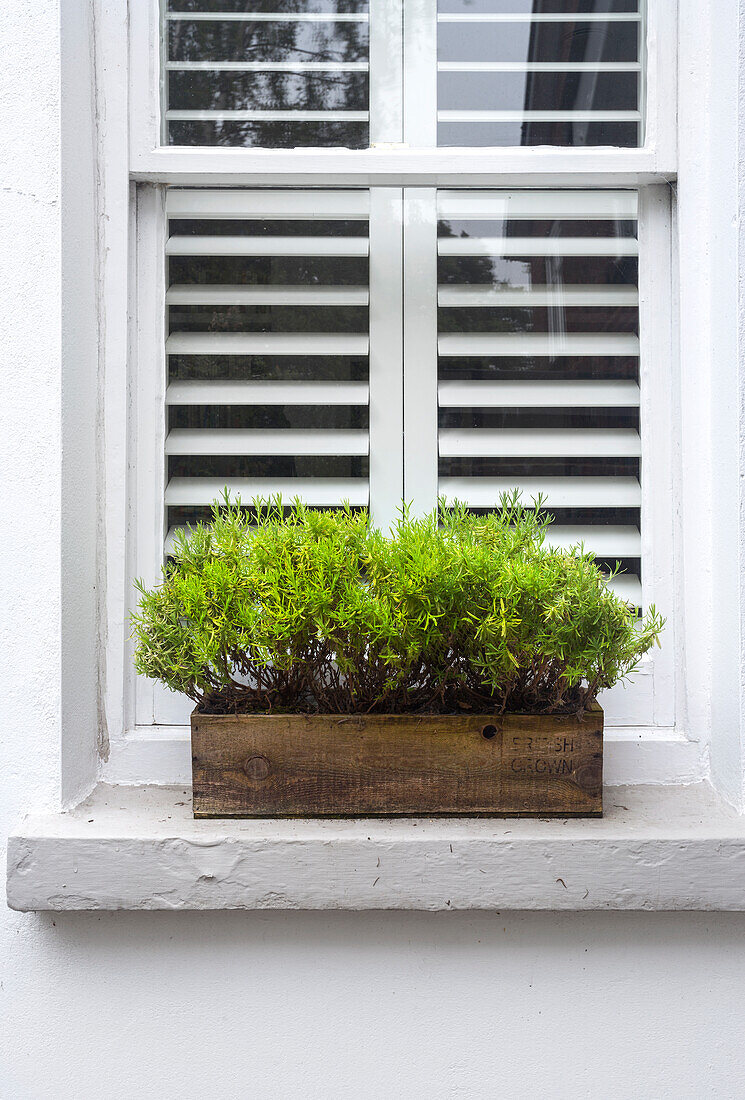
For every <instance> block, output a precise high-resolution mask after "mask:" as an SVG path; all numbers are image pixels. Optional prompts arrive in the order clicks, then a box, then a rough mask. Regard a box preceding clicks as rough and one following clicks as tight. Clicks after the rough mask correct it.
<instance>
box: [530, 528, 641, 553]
mask: <svg viewBox="0 0 745 1100" xmlns="http://www.w3.org/2000/svg"><path fill="white" fill-rule="evenodd" d="M580 543H584V546H585V549H586V550H591V551H592V552H593V553H594V554H597V555H598V557H604V558H611V559H613V558H638V557H639V556H640V555H641V550H642V536H641V532H640V531H639V528H638V527H623V526H613V525H611V524H609V525H607V526H603V525H601V524H596V525H595V526H592V527H579V526H578V527H571V526H563V525H561V524H551V526H550V527H549V528H548V531H547V534H546V545H547V546H555V547H557V548H559V549H561V550H566V549H567V548H568V547H570V546H577V545H578V544H580Z"/></svg>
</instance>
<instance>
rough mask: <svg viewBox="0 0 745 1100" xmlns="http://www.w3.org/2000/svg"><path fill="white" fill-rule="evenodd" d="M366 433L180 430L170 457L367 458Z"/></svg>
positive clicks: (170, 441)
mask: <svg viewBox="0 0 745 1100" xmlns="http://www.w3.org/2000/svg"><path fill="white" fill-rule="evenodd" d="M368 450H369V446H368V435H367V432H366V431H355V430H345V429H334V430H328V431H320V430H313V431H303V430H301V429H299V428H283V429H277V430H273V431H271V430H268V429H265V428H259V429H255V428H216V429H212V430H210V429H207V428H193V429H192V428H176V429H174V430H172V431H170V432H169V433H168V435H167V437H166V454H168V455H366V454H367V453H368Z"/></svg>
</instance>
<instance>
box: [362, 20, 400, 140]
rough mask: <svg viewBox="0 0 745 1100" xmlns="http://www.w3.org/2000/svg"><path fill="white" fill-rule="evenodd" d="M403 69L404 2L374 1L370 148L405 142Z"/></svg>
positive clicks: (371, 37) (370, 72)
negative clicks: (371, 146)
mask: <svg viewBox="0 0 745 1100" xmlns="http://www.w3.org/2000/svg"><path fill="white" fill-rule="evenodd" d="M403 66H404V59H403V0H371V3H370V69H369V80H370V86H369V89H370V90H369V96H370V144H371V145H384V144H388V143H395V144H398V143H400V142H401V141H403Z"/></svg>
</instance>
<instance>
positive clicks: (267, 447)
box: [166, 190, 369, 528]
mask: <svg viewBox="0 0 745 1100" xmlns="http://www.w3.org/2000/svg"><path fill="white" fill-rule="evenodd" d="M185 195H186V196H188V198H187V200H186V201H184V196H185ZM223 195H224V196H225V198H223ZM335 195H336V193H333V194H331V197H329V194H326V195H324V196H323V198H322V199H321V198H319V196H318V194H317V193H316V192H313V191H293V192H292V193H288V192H276V191H275V192H271V193H270V196H269V197H270V198H271V202H270V203H267V201H266V200H267V193H266V192H248V193H241V192H235V191H225V192H224V193H223V192H219V191H216V192H210V193H209V194H208V195H207V196H204V194H203V193H202V192H199V191H194V192H184V191H179V190H176V191H169V192H168V195H167V199H166V207H167V211H168V212H169V215H170V216H169V218H168V242H167V253H168V269H167V270H168V285H167V292H166V305H167V332H168V339H167V345H166V350H167V357H168V386H167V390H166V418H167V435H166V459H167V472H168V485H167V488H166V505H167V518H168V525H169V528H174V527H178V526H180V525H183V524H189V523H193V522H196V520H197V519H200V518H205V517H206V515H207V512H208V510H207V505H208V503H209V501H210V500H211V499H214V498H215V497H217V496H219V495H220V494H221V493H222V490H223V487H224V486H226V485H227V486H228V487H229V488H230V489H231V490H232V492H233V495H236V494H239V495H240V496H241V498H242V499H243V500H244V501H245V502H248V501H250V500H251V499H253V498H254V497H264V498H266V497H268V496H276V495H277V494H281V495H282V497H283V499H285V500H286V501H287V502H289V501H291V500H292V499H293V498H294V497H296V496H298V497H300V498H301V499H304V500H305V501H306V502H307V503H308V504H310V505H312V506H314V507H316V506H318V507H330V506H334V505H336V506H339V505H341V504H342V503H343V502H344V501H347V500H348V501H350V503H351V504H352V506H353V507H363V506H365V505H366V504H367V503H368V496H369V490H368V481H369V458H368V450H369V443H368V427H369V403H368V385H367V382H368V374H369V365H368V340H369V337H368V333H369V323H368V311H369V273H368V252H369V244H368V233H369V225H368V221H367V217H366V214H365V211H366V205H367V203H366V196H365V195H364V193H363V194H362V195H360V194H359V193H355V194H354V195H351V194H350V193H344V194H340V195H339V196H338V210H337V209H336V198H335ZM192 196H194V197H193V198H192ZM205 198H206V201H205ZM236 198H238V199H239V201H238V202H236V201H235V200H236ZM350 200H353V201H351V202H350ZM319 203H320V205H321V206H322V208H323V210H324V211H325V213H324V214H319V215H317V216H316V215H315V214H314V211H315V210H316V209H317V205H318V204H319ZM267 207H269V208H270V209H271V215H270V216H268V217H267V216H264V215H261V214H259V213H258V211H259V210H265V209H267ZM350 210H351V216H350V215H349V211H350ZM171 211H172V213H171ZM285 211H286V214H285ZM345 211H346V213H345Z"/></svg>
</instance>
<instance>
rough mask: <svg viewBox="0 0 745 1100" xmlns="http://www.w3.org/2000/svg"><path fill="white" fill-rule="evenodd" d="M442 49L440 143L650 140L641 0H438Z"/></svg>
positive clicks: (439, 53) (574, 143) (589, 143)
mask: <svg viewBox="0 0 745 1100" xmlns="http://www.w3.org/2000/svg"><path fill="white" fill-rule="evenodd" d="M583 16H584V18H583ZM437 57H438V102H437V107H438V127H437V134H438V138H437V140H438V144H439V145H444V146H446V145H451V146H455V145H462V146H477V147H479V146H481V147H483V146H509V145H571V146H593V145H595V146H596V145H613V146H620V147H633V146H638V145H641V144H642V141H643V132H642V121H643V120H642V111H643V103H642V99H641V88H642V66H643V61H644V21H643V18H642V11H641V8H640V4H639V0H438V33H437Z"/></svg>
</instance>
